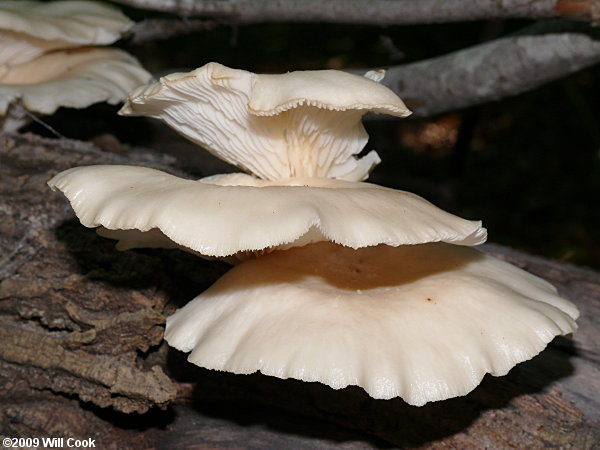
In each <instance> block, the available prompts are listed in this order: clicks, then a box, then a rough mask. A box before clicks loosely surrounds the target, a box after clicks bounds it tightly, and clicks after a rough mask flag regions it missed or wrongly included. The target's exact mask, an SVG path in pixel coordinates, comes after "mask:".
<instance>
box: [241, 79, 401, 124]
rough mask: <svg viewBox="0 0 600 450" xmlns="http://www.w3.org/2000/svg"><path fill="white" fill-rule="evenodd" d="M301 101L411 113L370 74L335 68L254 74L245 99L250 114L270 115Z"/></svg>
mask: <svg viewBox="0 0 600 450" xmlns="http://www.w3.org/2000/svg"><path fill="white" fill-rule="evenodd" d="M382 78H383V77H382ZM302 105H307V106H315V107H317V108H321V109H329V110H333V111H346V110H359V111H360V110H364V111H365V112H366V111H372V112H376V113H382V114H390V115H392V116H398V117H406V116H409V115H410V114H411V112H410V111H409V109H408V108H407V107H406V105H405V104H404V102H403V101H402V100H401V99H400V98H399V97H398V96H397V95H396V94H394V92H393V91H391V90H390V89H389V88H387V87H386V86H384V85H382V84H379V83H378V82H376V81H374V80H373V79H371V78H367V77H361V76H358V75H353V74H350V73H347V72H342V71H339V70H301V71H296V72H288V73H284V74H277V75H258V76H257V77H256V79H255V81H254V86H253V89H252V95H251V97H250V102H249V107H250V111H251V112H252V114H256V115H259V116H273V115H277V114H281V113H282V112H284V111H287V110H289V109H293V108H297V107H299V106H302Z"/></svg>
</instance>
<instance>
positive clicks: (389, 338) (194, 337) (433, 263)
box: [49, 63, 578, 405]
mask: <svg viewBox="0 0 600 450" xmlns="http://www.w3.org/2000/svg"><path fill="white" fill-rule="evenodd" d="M367 111H374V112H379V113H389V114H395V115H398V116H406V115H407V114H408V110H406V107H405V106H404V104H403V103H402V101H401V100H400V99H399V98H397V97H396V96H395V94H393V93H392V92H391V91H389V90H388V89H387V88H385V87H383V86H381V85H379V84H378V83H377V82H376V81H374V80H372V79H368V78H364V77H359V76H356V75H349V74H346V73H342V72H337V71H314V72H291V73H288V74H283V75H256V74H252V73H250V72H246V71H241V70H234V69H229V68H227V67H224V66H221V65H219V64H215V63H211V64H207V65H206V66H204V67H202V68H200V69H197V70H195V71H193V72H191V73H189V74H174V75H171V76H168V77H165V78H163V79H161V81H160V82H159V83H155V84H152V85H149V86H145V87H142V88H139V89H138V90H136V91H135V92H134V93H133V94H132V95H131V96H130V98H129V101H128V103H127V104H126V105H125V106H124V108H123V109H122V111H121V112H122V113H123V114H132V115H149V116H152V117H156V118H159V119H162V120H164V121H165V122H167V123H168V124H169V125H171V126H172V127H174V128H175V129H176V130H177V131H179V132H180V133H181V134H183V135H184V136H186V137H188V138H190V139H192V140H193V141H195V142H197V143H199V144H201V145H203V146H205V147H206V148H207V149H208V150H209V151H211V152H212V153H214V154H216V155H217V156H219V157H220V158H222V159H225V160H226V161H228V162H230V163H232V164H235V165H237V166H238V167H240V168H242V169H243V170H245V171H247V172H250V174H240V173H238V174H229V175H216V176H211V177H207V178H204V179H201V180H185V179H181V178H178V177H175V176H172V175H169V174H166V173H164V172H160V171H157V170H153V169H147V168H141V167H132V166H90V167H79V168H74V169H70V170H67V171H65V172H63V173H60V174H58V175H56V176H55V177H54V178H53V179H52V180H50V181H49V185H50V187H52V188H53V189H56V190H60V191H62V192H63V193H64V194H65V195H66V196H67V198H68V199H69V200H70V202H71V205H72V206H73V208H74V210H75V213H76V214H77V216H78V217H79V219H80V220H81V222H82V224H83V225H85V226H88V227H98V226H101V227H102V228H101V229H100V231H99V232H100V234H102V235H103V236H106V237H111V238H114V239H118V240H119V244H118V246H119V247H120V248H121V249H127V248H132V247H145V246H148V247H177V248H182V249H185V250H188V251H191V252H193V253H196V254H199V255H201V256H209V257H221V258H231V257H240V259H245V258H248V257H250V260H249V261H245V262H242V263H241V264H239V265H238V266H237V267H236V268H234V269H232V270H231V271H230V272H229V273H227V274H226V275H225V276H224V277H223V278H222V279H221V280H219V281H218V282H217V283H216V284H215V285H214V286H213V287H211V288H210V289H208V290H207V291H206V292H205V293H203V294H202V295H200V296H199V297H197V298H196V299H195V300H193V301H192V302H191V303H189V304H188V305H187V306H186V307H184V308H182V309H181V310H180V311H178V312H177V313H175V315H173V316H172V317H170V318H169V319H168V321H167V330H166V336H165V337H166V339H167V341H168V342H169V343H170V344H171V345H173V346H174V347H176V348H178V349H180V350H183V351H192V353H191V355H190V361H191V362H193V363H195V364H198V365H200V366H202V367H208V368H211V369H218V370H228V371H232V372H235V373H252V372H255V371H261V372H263V373H265V374H268V375H273V376H277V377H281V378H287V377H292V378H298V379H301V380H305V381H319V382H322V383H325V384H327V385H329V386H331V387H333V388H342V387H345V386H348V385H358V386H361V387H363V388H364V389H365V390H366V391H367V392H368V393H369V394H370V395H372V396H374V397H376V398H392V397H396V396H400V397H402V398H404V399H405V400H406V401H407V402H409V403H411V404H414V405H422V404H424V403H426V402H428V401H434V400H442V399H445V398H450V397H454V396H458V395H465V394H466V393H468V392H469V391H471V390H472V389H473V388H474V387H475V386H476V385H477V384H478V383H479V382H480V381H481V378H482V377H483V376H484V375H485V373H491V374H494V375H504V374H506V373H507V372H508V370H510V368H511V367H513V366H514V365H515V364H517V363H519V362H522V361H524V360H527V359H529V358H531V357H533V356H534V355H536V354H537V353H539V352H540V351H541V350H542V349H543V348H544V347H545V345H546V344H547V343H548V342H550V340H552V338H553V337H554V336H556V335H559V334H567V333H570V332H572V331H573V330H574V329H575V328H576V325H575V322H574V320H575V319H576V317H577V314H578V313H577V310H576V308H575V307H574V306H573V305H572V304H571V303H569V302H568V301H566V300H564V299H561V298H560V297H558V296H557V294H556V290H555V289H554V288H553V287H551V286H550V285H548V284H547V283H546V282H544V281H543V280H541V279H539V278H537V277H534V276H532V275H529V274H527V273H526V272H524V271H522V270H520V269H517V268H515V267H512V266H510V265H508V264H506V263H503V262H501V261H499V260H496V259H494V258H492V257H490V256H485V255H483V254H482V253H480V252H478V251H475V250H471V249H468V248H465V246H468V245H477V244H480V243H482V242H483V241H485V238H486V230H485V229H484V228H482V226H481V223H480V222H475V221H468V220H464V219H461V218H458V217H456V216H453V215H451V214H449V213H446V212H444V211H442V210H440V209H438V208H436V207H435V206H433V205H432V204H430V203H429V202H427V201H425V200H424V199H422V198H420V197H418V196H416V195H414V194H410V193H407V192H402V191H395V190H392V189H387V188H384V187H381V186H376V185H373V184H369V183H365V182H362V180H364V179H365V178H366V177H367V175H368V173H369V171H370V169H371V168H372V166H373V165H374V164H376V163H377V162H378V161H379V158H378V157H377V155H376V153H374V152H371V153H369V154H367V156H365V157H363V158H362V159H357V157H356V155H357V154H358V153H359V152H360V151H361V150H362V149H363V147H364V145H365V144H366V140H367V136H366V133H365V131H364V129H363V127H362V125H361V122H360V118H361V116H362V115H363V114H364V113H366V112H367Z"/></svg>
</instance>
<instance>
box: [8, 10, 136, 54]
mask: <svg viewBox="0 0 600 450" xmlns="http://www.w3.org/2000/svg"><path fill="white" fill-rule="evenodd" d="M133 25H134V23H133V22H132V21H131V20H129V18H128V17H127V16H125V15H124V14H123V13H121V11H119V10H118V9H117V8H115V7H113V6H111V5H107V4H103V3H100V2H93V1H55V2H39V1H26V0H13V1H0V30H11V31H14V32H19V33H23V34H24V35H29V36H35V37H37V38H40V39H43V40H45V41H60V42H63V43H64V44H65V46H64V47H61V48H66V47H71V46H81V45H107V44H112V43H113V42H114V41H116V40H117V39H119V38H120V37H121V35H122V34H123V33H125V32H127V31H128V30H130V29H131V27H133Z"/></svg>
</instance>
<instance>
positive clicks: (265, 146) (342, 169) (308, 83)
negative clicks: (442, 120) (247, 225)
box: [120, 63, 410, 181]
mask: <svg viewBox="0 0 600 450" xmlns="http://www.w3.org/2000/svg"><path fill="white" fill-rule="evenodd" d="M368 111H376V112H381V113H386V114H392V115H396V116H401V117H404V116H406V115H408V114H409V113H410V112H409V111H408V109H406V107H405V106H404V103H402V100H400V98H398V96H397V95H396V94H394V93H393V92H392V91H391V90H389V89H388V88H386V87H385V86H382V85H380V84H378V83H377V82H375V81H373V80H371V79H368V78H365V77H361V76H358V75H351V74H347V73H344V72H339V71H334V70H325V71H306V72H290V73H287V74H283V75H256V74H254V73H251V72H247V71H245V70H237V69H230V68H229V67H225V66H223V65H221V64H217V63H209V64H206V65H205V66H203V67H200V68H199V69H196V70H194V71H192V72H189V73H175V74H171V75H168V76H166V77H163V78H161V79H160V81H159V82H158V83H154V84H151V85H149V86H144V87H141V88H139V89H137V90H136V91H135V92H133V93H132V94H131V95H130V96H129V100H128V102H127V103H126V104H125V105H124V106H123V108H122V109H121V111H120V114H123V115H134V116H149V117H154V118H157V119H160V120H163V121H165V122H166V123H167V124H168V125H169V126H170V127H172V128H173V129H175V130H176V131H177V132H179V133H181V134H182V135H183V136H185V137H186V138H188V139H190V140H192V141H193V142H196V143H197V144H200V145H202V146H203V147H205V148H206V149H207V150H208V151H210V152H211V153H213V154H214V155H216V156H217V157H219V158H221V159H223V160H224V161H227V162H228V163H230V164H233V165H235V166H237V167H239V168H241V169H242V170H244V171H247V172H250V173H252V174H254V175H256V176H258V177H259V178H262V179H265V180H279V179H285V178H292V177H318V178H325V177H327V178H338V179H345V180H349V181H360V180H364V179H366V178H367V176H368V174H369V172H370V170H371V169H372V168H373V167H374V165H375V164H377V163H378V162H379V158H378V156H377V154H376V153H374V152H371V153H369V154H368V155H367V156H365V157H363V158H361V159H357V158H356V157H355V155H357V154H358V153H360V152H361V151H362V149H363V148H364V146H365V145H366V143H367V141H368V135H367V133H366V131H365V129H364V127H363V126H362V124H361V117H362V115H363V114H365V113H366V112H368Z"/></svg>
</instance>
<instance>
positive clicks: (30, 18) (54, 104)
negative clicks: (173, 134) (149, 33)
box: [0, 1, 151, 131]
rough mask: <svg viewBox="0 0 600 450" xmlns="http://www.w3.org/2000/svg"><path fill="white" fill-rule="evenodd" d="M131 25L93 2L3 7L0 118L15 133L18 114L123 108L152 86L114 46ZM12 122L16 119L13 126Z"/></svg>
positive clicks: (2, 4)
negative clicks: (100, 105)
mask: <svg viewBox="0 0 600 450" xmlns="http://www.w3.org/2000/svg"><path fill="white" fill-rule="evenodd" d="M132 26H133V22H132V21H131V20H129V19H128V18H127V17H126V16H124V15H123V14H122V13H121V12H120V11H119V10H117V9H115V8H114V7H112V6H109V5H105V4H102V3H98V2H92V1H58V2H37V1H0V116H8V119H5V123H4V126H3V128H4V129H5V130H7V131H12V130H14V129H18V128H19V127H20V126H22V125H23V124H24V123H25V122H26V120H24V118H23V117H20V116H19V114H21V115H22V109H23V108H24V109H25V110H28V111H34V112H39V113H43V114H52V113H54V112H55V111H56V109H58V108H59V107H61V106H66V107H71V108H84V107H87V106H89V105H91V104H93V103H97V102H101V101H106V102H108V103H111V104H116V103H119V102H121V101H122V100H123V99H124V98H125V97H126V95H127V93H128V92H130V91H131V90H132V89H134V88H135V87H137V86H139V85H141V84H145V83H147V82H149V81H150V79H151V76H150V74H149V73H148V72H147V71H145V70H144V69H143V68H142V67H141V66H140V64H139V63H138V62H137V61H136V59H135V58H133V57H132V56H130V55H128V54H127V53H125V52H123V51H121V50H116V49H103V48H98V47H95V46H98V45H107V44H111V43H113V42H114V41H116V40H117V39H119V38H120V37H121V36H122V34H123V33H126V32H127V31H128V30H129V29H131V27H132ZM10 119H13V120H12V121H11V120H10Z"/></svg>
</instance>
